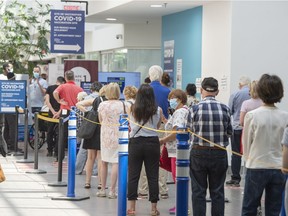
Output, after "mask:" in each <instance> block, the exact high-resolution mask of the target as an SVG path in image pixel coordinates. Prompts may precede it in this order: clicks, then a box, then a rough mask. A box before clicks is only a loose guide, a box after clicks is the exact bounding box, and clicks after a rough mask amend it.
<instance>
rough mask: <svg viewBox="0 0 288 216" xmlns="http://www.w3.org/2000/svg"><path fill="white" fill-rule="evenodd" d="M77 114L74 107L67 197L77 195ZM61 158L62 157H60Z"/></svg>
mask: <svg viewBox="0 0 288 216" xmlns="http://www.w3.org/2000/svg"><path fill="white" fill-rule="evenodd" d="M76 129H77V121H76V114H75V111H74V109H73V108H72V109H71V111H70V115H69V122H68V188H67V189H68V190H67V197H75V163H76V145H77V140H76ZM59 160H61V158H59Z"/></svg>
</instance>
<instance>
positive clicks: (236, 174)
mask: <svg viewBox="0 0 288 216" xmlns="http://www.w3.org/2000/svg"><path fill="white" fill-rule="evenodd" d="M250 82H251V81H250V79H249V78H248V77H246V76H242V77H241V78H240V80H239V90H238V91H236V92H234V93H233V94H232V95H231V96H230V98H229V107H230V110H231V113H232V125H233V135H232V137H231V148H232V151H234V152H237V153H239V154H240V152H241V135H242V126H241V125H240V110H241V106H242V103H243V101H245V100H248V99H250V95H249V86H248V85H249V83H250ZM231 170H232V176H231V179H230V180H228V181H226V185H229V186H232V187H240V181H241V175H240V170H241V156H239V155H235V154H232V156H231Z"/></svg>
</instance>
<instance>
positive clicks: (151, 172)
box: [128, 136, 160, 203]
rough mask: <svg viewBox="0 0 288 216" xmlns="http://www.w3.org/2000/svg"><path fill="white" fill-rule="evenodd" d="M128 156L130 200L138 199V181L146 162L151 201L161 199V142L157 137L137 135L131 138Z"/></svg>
mask: <svg viewBox="0 0 288 216" xmlns="http://www.w3.org/2000/svg"><path fill="white" fill-rule="evenodd" d="M128 149H129V150H128V152H129V158H128V164H129V167H128V200H137V197H138V193H137V189H138V182H139V177H140V173H141V169H142V164H143V162H144V165H145V170H146V175H147V180H148V186H149V201H151V202H152V203H157V201H158V200H159V185H158V178H159V158H160V143H159V138H158V136H157V137H136V138H130V140H129V147H128Z"/></svg>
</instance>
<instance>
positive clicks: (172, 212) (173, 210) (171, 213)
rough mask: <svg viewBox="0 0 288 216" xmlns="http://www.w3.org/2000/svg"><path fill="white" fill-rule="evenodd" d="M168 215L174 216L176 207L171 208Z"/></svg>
mask: <svg viewBox="0 0 288 216" xmlns="http://www.w3.org/2000/svg"><path fill="white" fill-rule="evenodd" d="M169 214H170V215H175V214H176V207H175V206H174V207H173V208H170V209H169Z"/></svg>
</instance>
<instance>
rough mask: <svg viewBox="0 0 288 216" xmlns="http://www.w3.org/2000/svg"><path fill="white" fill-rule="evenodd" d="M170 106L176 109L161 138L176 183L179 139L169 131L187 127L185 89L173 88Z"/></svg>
mask: <svg viewBox="0 0 288 216" xmlns="http://www.w3.org/2000/svg"><path fill="white" fill-rule="evenodd" d="M168 99H169V103H170V107H171V108H172V109H173V110H175V111H174V113H173V115H172V116H171V117H170V118H169V119H168V121H167V123H166V124H165V131H167V133H165V136H164V137H163V138H160V144H161V145H164V144H166V148H167V151H168V157H170V158H171V172H172V178H173V181H174V183H175V184H176V150H177V143H178V142H177V140H176V133H169V131H176V130H177V128H178V127H186V126H187V120H188V115H189V109H188V107H187V106H186V103H187V96H186V94H185V92H184V91H182V90H180V89H175V90H172V91H171V92H170V94H169V96H168ZM169 213H170V214H176V207H175V206H174V207H172V208H170V209H169Z"/></svg>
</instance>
